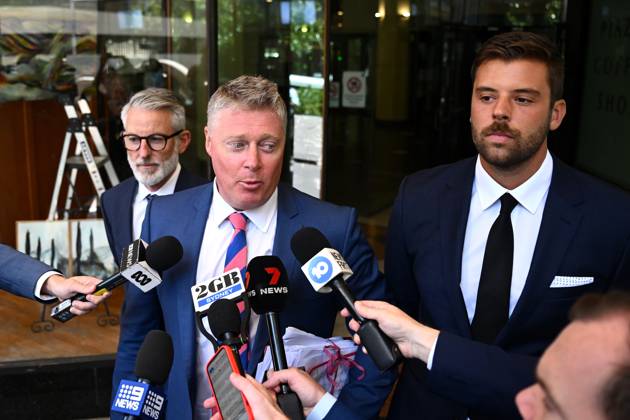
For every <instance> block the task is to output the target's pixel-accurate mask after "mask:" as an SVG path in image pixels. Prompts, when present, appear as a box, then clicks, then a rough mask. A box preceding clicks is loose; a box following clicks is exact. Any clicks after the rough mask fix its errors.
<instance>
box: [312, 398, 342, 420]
mask: <svg viewBox="0 0 630 420" xmlns="http://www.w3.org/2000/svg"><path fill="white" fill-rule="evenodd" d="M336 402H337V398H335V397H333V396H332V395H331V394H329V393H328V392H327V393H325V394H324V396H323V397H322V398H321V399H320V400H319V401H318V402H317V404H315V407H313V410H311V412H310V414H309V415H308V416H306V420H322V419H323V418H324V417H326V416H327V415H328V412H329V411H330V409H331V408H332V406H333V405H335V403H336Z"/></svg>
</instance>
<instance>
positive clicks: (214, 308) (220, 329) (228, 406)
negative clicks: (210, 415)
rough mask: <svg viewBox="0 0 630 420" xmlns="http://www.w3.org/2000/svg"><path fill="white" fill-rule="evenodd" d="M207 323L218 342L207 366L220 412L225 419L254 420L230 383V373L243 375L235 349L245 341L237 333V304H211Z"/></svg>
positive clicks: (245, 401) (249, 410) (239, 394)
mask: <svg viewBox="0 0 630 420" xmlns="http://www.w3.org/2000/svg"><path fill="white" fill-rule="evenodd" d="M208 324H209V326H210V330H211V331H212V333H213V334H214V336H215V337H217V339H218V340H219V341H220V342H221V345H220V346H218V348H217V351H216V352H215V353H214V356H212V358H211V359H210V360H209V361H208V364H207V365H206V373H207V374H208V380H209V382H210V388H211V389H212V393H213V394H214V397H215V399H216V402H217V408H218V409H219V413H220V414H221V416H222V418H224V419H240V420H253V419H254V414H253V413H252V409H251V407H250V405H249V403H248V402H247V399H246V398H245V395H243V394H242V393H241V392H240V391H239V390H238V389H236V388H235V387H234V385H232V383H231V382H230V380H229V376H230V373H231V372H234V373H236V374H239V375H241V376H245V375H244V373H243V365H242V364H241V358H240V355H239V352H238V350H239V348H240V347H241V345H243V344H245V343H246V340H243V338H242V337H241V336H240V334H239V331H240V329H241V314H240V313H239V310H238V307H237V306H236V303H235V302H233V301H231V300H228V299H219V300H217V301H216V302H214V303H213V304H212V305H211V306H210V310H209V311H208Z"/></svg>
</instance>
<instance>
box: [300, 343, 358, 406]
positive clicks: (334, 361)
mask: <svg viewBox="0 0 630 420" xmlns="http://www.w3.org/2000/svg"><path fill="white" fill-rule="evenodd" d="M355 353H356V351H354V352H352V353H346V354H342V353H341V348H339V346H338V345H336V344H335V343H333V342H332V341H330V344H328V345H325V346H324V354H325V355H327V356H328V360H326V361H325V362H323V363H320V364H319V365H317V366H313V367H312V368H311V369H309V371H308V373H309V375H310V374H311V373H313V371H315V370H317V369H319V368H320V367H322V366H326V379H328V382H330V385H331V389H330V391H329V392H330V393H331V394H334V393H335V388H337V386H339V384H338V383H337V381H336V379H337V370H338V369H339V367H340V366H347V367H348V370H350V368H352V367H355V368H357V369H359V371H360V372H361V374H360V375H359V377H358V378H357V380H359V381H361V380H363V378H364V377H365V368H364V367H363V366H361V365H360V364H359V363H357V362H355V361H354V359H353V358H352V356H354V355H355Z"/></svg>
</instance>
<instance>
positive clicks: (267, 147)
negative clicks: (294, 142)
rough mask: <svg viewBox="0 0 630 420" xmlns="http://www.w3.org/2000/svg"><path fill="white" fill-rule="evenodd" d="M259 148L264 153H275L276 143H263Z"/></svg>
mask: <svg viewBox="0 0 630 420" xmlns="http://www.w3.org/2000/svg"><path fill="white" fill-rule="evenodd" d="M259 147H260V149H261V150H262V151H263V152H273V151H274V150H276V143H261V144H260V146H259Z"/></svg>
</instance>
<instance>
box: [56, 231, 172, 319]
mask: <svg viewBox="0 0 630 420" xmlns="http://www.w3.org/2000/svg"><path fill="white" fill-rule="evenodd" d="M183 253H184V251H183V249H182V244H181V243H180V242H179V241H178V240H177V238H175V237H173V236H163V237H161V238H158V239H156V240H155V241H153V242H151V244H149V246H148V247H146V248H145V245H144V242H143V241H142V240H141V239H136V240H135V241H133V242H132V243H131V244H129V246H127V248H125V249H124V250H123V254H122V259H121V263H120V271H119V272H118V273H116V274H114V275H113V276H111V277H109V278H107V279H105V280H103V281H102V282H100V283H99V284H97V285H96V289H95V290H94V293H92V294H94V295H97V296H98V295H102V294H104V293H106V292H107V291H109V290H112V289H113V288H115V287H118V286H120V285H121V284H123V283H124V282H126V281H129V282H131V284H133V285H134V286H136V287H138V288H139V289H140V290H142V291H143V292H144V293H146V292H148V291H149V290H151V289H153V288H155V287H157V286H159V285H160V284H161V283H162V278H161V277H160V273H161V272H162V271H164V270H167V269H169V268H171V267H172V266H174V265H175V264H177V262H179V260H180V259H181V258H182V255H183ZM75 300H80V301H83V302H85V301H87V297H86V295H85V294H83V293H77V294H76V295H74V296H72V297H70V298H68V299H66V300H64V301H63V302H61V303H60V304H58V305H57V306H55V307H53V308H52V310H51V312H50V316H51V317H53V318H54V319H56V320H57V321H61V322H66V321H69V320H71V319H72V318H74V317H75V315H74V314H73V313H72V312H70V308H71V307H72V302H74V301H75Z"/></svg>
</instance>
